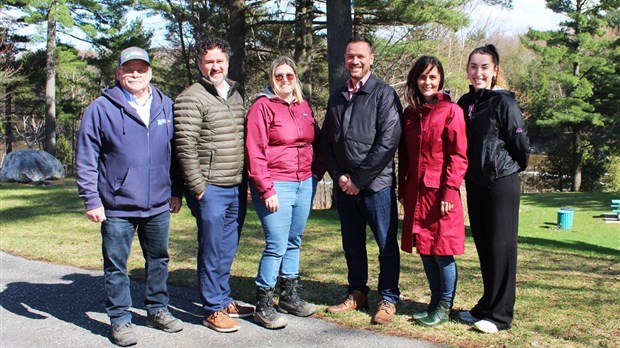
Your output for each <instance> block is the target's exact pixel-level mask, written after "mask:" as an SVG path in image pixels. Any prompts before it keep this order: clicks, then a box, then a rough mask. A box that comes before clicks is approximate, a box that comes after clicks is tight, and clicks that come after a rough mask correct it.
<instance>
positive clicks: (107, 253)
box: [101, 211, 170, 325]
mask: <svg viewBox="0 0 620 348" xmlns="http://www.w3.org/2000/svg"><path fill="white" fill-rule="evenodd" d="M169 226H170V212H169V211H165V212H163V213H161V214H157V215H155V216H151V217H144V218H142V217H135V218H132V217H130V218H115V217H109V218H107V220H105V221H103V222H102V223H101V237H102V243H101V249H102V252H103V272H104V275H105V290H106V294H107V297H108V299H107V301H106V311H107V313H108V316H109V317H110V322H111V324H112V325H121V324H124V323H128V322H131V313H130V312H129V308H130V307H131V305H132V303H131V293H130V290H129V276H128V275H127V259H128V258H129V252H130V250H131V244H132V242H133V238H134V234H135V232H136V230H137V231H138V238H139V240H140V246H141V248H142V255H143V256H144V260H145V266H144V267H145V269H146V271H145V277H146V299H145V301H144V305H145V307H146V311H147V313H148V314H154V313H157V312H158V311H159V310H161V309H164V308H167V307H168V300H169V296H168V287H167V284H166V282H167V280H168V261H169V259H170V258H169V256H168V227H169Z"/></svg>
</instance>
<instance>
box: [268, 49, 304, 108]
mask: <svg viewBox="0 0 620 348" xmlns="http://www.w3.org/2000/svg"><path fill="white" fill-rule="evenodd" d="M281 65H288V66H290V67H291V68H292V69H293V72H294V73H295V82H294V83H293V97H294V98H295V99H296V100H297V102H298V103H301V102H302V101H303V100H304V95H303V93H302V92H301V82H299V75H298V74H297V64H295V61H294V60H293V59H292V58H290V57H288V56H279V57H278V58H276V59H274V60H273V62H271V68H269V85H270V86H271V89H272V90H273V92H274V93H275V94H276V95H278V96H280V93H281V91H280V87H279V85H278V84H277V83H276V76H275V74H276V69H277V68H278V67H279V66H281Z"/></svg>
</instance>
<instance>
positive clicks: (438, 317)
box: [418, 301, 451, 326]
mask: <svg viewBox="0 0 620 348" xmlns="http://www.w3.org/2000/svg"><path fill="white" fill-rule="evenodd" d="M450 307H451V306H450V304H449V303H448V302H444V301H439V304H438V305H437V307H435V309H434V310H433V311H432V312H430V313H428V315H427V316H426V317H424V318H420V319H418V323H420V324H422V325H425V326H435V325H439V324H442V323H445V322H446V321H448V320H449V319H450Z"/></svg>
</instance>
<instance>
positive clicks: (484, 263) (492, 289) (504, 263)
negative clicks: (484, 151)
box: [466, 173, 520, 330]
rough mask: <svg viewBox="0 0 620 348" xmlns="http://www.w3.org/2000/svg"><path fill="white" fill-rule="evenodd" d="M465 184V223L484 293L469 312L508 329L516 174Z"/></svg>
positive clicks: (517, 194)
mask: <svg viewBox="0 0 620 348" xmlns="http://www.w3.org/2000/svg"><path fill="white" fill-rule="evenodd" d="M466 185H467V207H468V209H469V222H470V225H471V232H472V235H473V237H474V242H475V244H476V250H477V251H478V258H479V259H480V271H481V273H482V282H483V284H484V293H483V295H482V297H481V298H480V300H478V303H477V304H476V305H475V306H474V308H472V309H471V310H470V313H471V314H472V315H473V316H474V317H476V318H478V319H486V320H489V321H491V322H493V323H495V325H497V328H498V329H500V330H505V329H509V328H510V326H511V323H512V319H513V316H514V313H513V311H514V305H515V292H516V280H517V232H518V229H519V203H520V188H519V187H520V183H519V175H518V174H516V173H515V174H512V175H509V176H506V177H503V178H500V179H497V180H496V181H495V182H494V183H493V184H492V185H490V186H488V187H483V186H478V185H476V184H473V183H471V182H466Z"/></svg>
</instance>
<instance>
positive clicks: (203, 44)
mask: <svg viewBox="0 0 620 348" xmlns="http://www.w3.org/2000/svg"><path fill="white" fill-rule="evenodd" d="M214 48H219V49H220V50H221V51H222V52H223V53H224V54H225V55H226V58H227V59H230V56H231V55H232V49H231V48H230V44H229V43H228V41H226V40H224V39H222V38H219V37H215V36H208V37H205V38H203V39H202V40H200V41H198V43H197V44H196V58H197V59H201V58H202V56H204V55H205V54H207V51H208V50H212V49H214Z"/></svg>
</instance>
